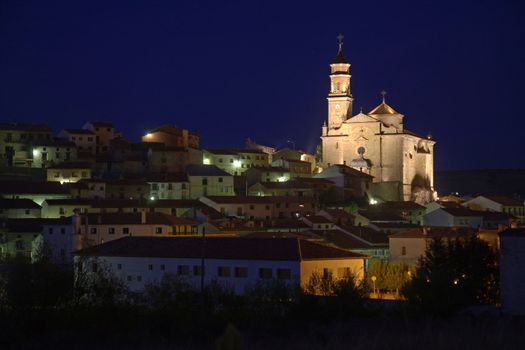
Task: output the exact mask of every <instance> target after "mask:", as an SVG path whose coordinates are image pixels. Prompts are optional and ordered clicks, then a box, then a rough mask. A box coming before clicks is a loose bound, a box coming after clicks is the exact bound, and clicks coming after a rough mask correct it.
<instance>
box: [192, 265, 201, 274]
mask: <svg viewBox="0 0 525 350" xmlns="http://www.w3.org/2000/svg"><path fill="white" fill-rule="evenodd" d="M201 271H202V266H200V265H194V266H193V274H194V275H195V276H200V275H202V273H201Z"/></svg>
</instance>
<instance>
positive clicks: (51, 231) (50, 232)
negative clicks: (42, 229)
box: [47, 227, 53, 235]
mask: <svg viewBox="0 0 525 350" xmlns="http://www.w3.org/2000/svg"><path fill="white" fill-rule="evenodd" d="M47 233H48V234H50V235H52V234H53V228H52V227H50V228H48V229H47Z"/></svg>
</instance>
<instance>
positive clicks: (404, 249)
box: [401, 247, 407, 255]
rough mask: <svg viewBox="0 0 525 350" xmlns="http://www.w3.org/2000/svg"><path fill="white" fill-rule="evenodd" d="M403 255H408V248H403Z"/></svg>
mask: <svg viewBox="0 0 525 350" xmlns="http://www.w3.org/2000/svg"><path fill="white" fill-rule="evenodd" d="M401 255H407V247H401Z"/></svg>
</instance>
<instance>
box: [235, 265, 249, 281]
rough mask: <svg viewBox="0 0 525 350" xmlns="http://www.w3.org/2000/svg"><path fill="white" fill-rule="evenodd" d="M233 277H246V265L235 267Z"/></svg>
mask: <svg viewBox="0 0 525 350" xmlns="http://www.w3.org/2000/svg"><path fill="white" fill-rule="evenodd" d="M235 277H237V278H246V277H248V268H247V267H236V268H235Z"/></svg>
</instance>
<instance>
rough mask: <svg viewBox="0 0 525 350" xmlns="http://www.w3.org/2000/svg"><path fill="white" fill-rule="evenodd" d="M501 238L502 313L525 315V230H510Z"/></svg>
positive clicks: (503, 232)
mask: <svg viewBox="0 0 525 350" xmlns="http://www.w3.org/2000/svg"><path fill="white" fill-rule="evenodd" d="M499 237H500V262H499V268H500V290H501V305H502V311H503V312H504V313H506V314H511V315H525V299H524V298H523V296H524V295H525V229H523V228H521V229H508V230H505V231H502V232H500V234H499Z"/></svg>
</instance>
